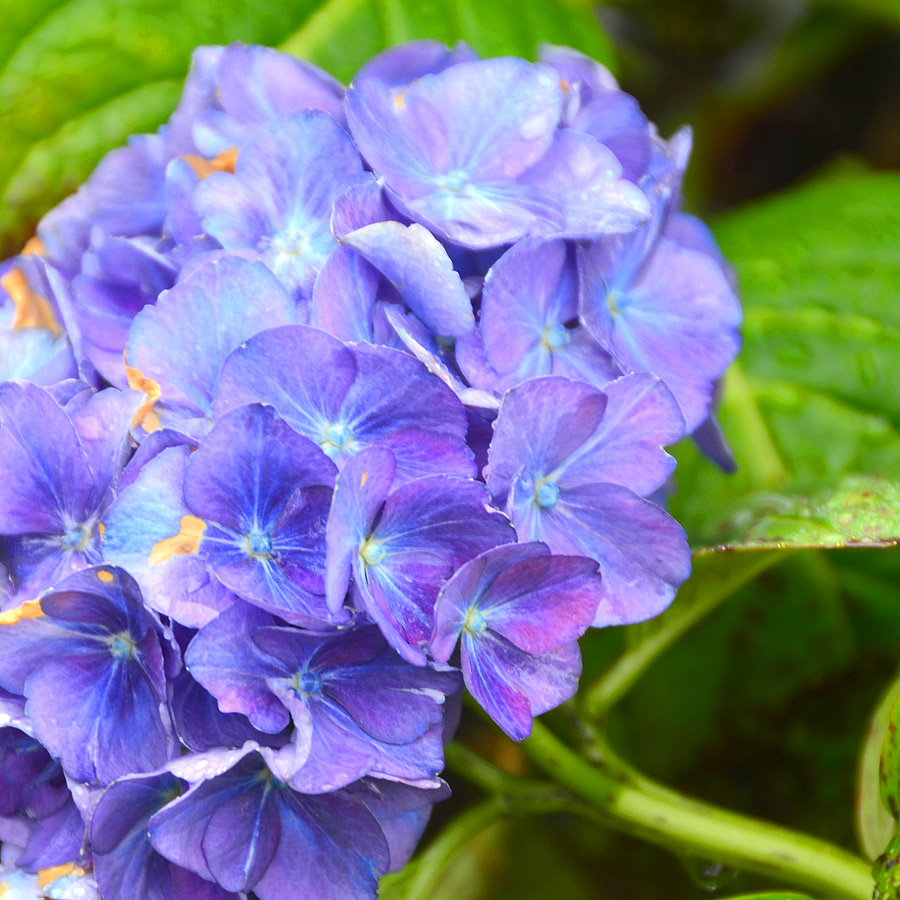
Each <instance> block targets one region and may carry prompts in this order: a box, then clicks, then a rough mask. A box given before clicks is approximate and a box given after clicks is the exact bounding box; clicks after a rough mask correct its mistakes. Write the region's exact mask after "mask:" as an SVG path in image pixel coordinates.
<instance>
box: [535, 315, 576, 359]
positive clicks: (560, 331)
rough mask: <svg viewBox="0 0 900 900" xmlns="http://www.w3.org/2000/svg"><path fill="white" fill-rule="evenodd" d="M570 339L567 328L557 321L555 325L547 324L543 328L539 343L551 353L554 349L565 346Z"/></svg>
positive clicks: (570, 335) (570, 334)
mask: <svg viewBox="0 0 900 900" xmlns="http://www.w3.org/2000/svg"><path fill="white" fill-rule="evenodd" d="M571 340H572V333H571V332H570V331H569V329H568V328H566V326H565V325H561V324H560V323H559V322H557V323H556V324H555V325H547V326H546V328H544V333H543V335H542V336H541V345H542V346H543V348H544V349H545V350H547V351H548V352H550V353H552V352H553V351H554V350H559V348H560V347H565V345H566V344H568V343H569V341H571Z"/></svg>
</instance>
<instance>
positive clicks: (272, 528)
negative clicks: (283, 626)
mask: <svg viewBox="0 0 900 900" xmlns="http://www.w3.org/2000/svg"><path fill="white" fill-rule="evenodd" d="M180 457H181V460H183V459H184V453H183V451H182V452H181V453H180ZM171 464H172V465H174V466H175V468H174V469H172V470H171V472H172V474H177V472H178V467H177V462H176V460H175V459H172V460H171ZM183 471H184V486H183V490H184V504H185V509H186V510H187V515H186V516H182V517H181V520H180V523H181V528H180V530H179V531H178V532H177V533H175V534H172V535H170V536H167V538H166V539H164V540H162V541H159V542H157V543H155V544H152V545H148V544H145V545H144V552H145V553H146V559H147V562H148V565H149V566H150V567H152V566H154V565H155V564H159V563H162V562H165V561H166V560H167V559H169V558H170V557H173V556H180V555H183V554H196V555H197V558H198V559H199V560H201V561H202V562H203V564H204V565H205V566H206V567H207V568H208V569H209V571H210V572H212V573H214V574H215V576H216V578H217V579H218V580H219V581H220V582H222V584H224V585H225V587H226V588H228V589H229V590H230V591H232V592H233V593H234V594H236V595H237V596H240V597H243V598H244V599H245V600H248V601H249V602H251V603H254V604H256V605H258V606H261V607H263V608H265V609H270V610H272V611H274V612H277V613H278V614H279V615H283V616H287V617H289V618H299V619H301V620H303V621H313V622H315V621H318V620H321V619H325V618H327V616H328V612H327V609H326V607H325V597H324V594H325V581H324V572H325V519H326V517H327V515H328V508H329V504H330V502H331V490H332V484H333V483H334V477H335V475H336V472H337V470H336V468H335V466H334V463H332V462H331V460H329V459H328V457H327V456H326V455H325V454H324V453H323V452H322V450H321V449H320V448H319V447H317V446H316V445H315V444H313V443H312V442H311V441H310V440H308V439H307V438H305V437H303V436H302V435H299V434H297V433H296V432H295V431H294V430H293V429H292V428H291V427H290V426H289V425H288V424H287V423H286V422H284V420H282V419H281V418H280V417H279V416H278V415H277V413H276V412H275V411H274V410H273V409H272V408H271V407H266V406H262V405H260V404H252V405H247V406H242V407H239V408H238V409H236V410H234V411H233V412H231V413H230V414H228V415H227V416H224V417H223V418H222V419H220V420H219V421H218V422H217V423H216V425H215V426H214V427H213V429H212V431H210V433H209V435H208V436H207V437H206V438H205V439H204V441H203V443H202V444H201V445H200V448H199V449H198V450H197V451H196V452H195V453H193V454H191V455H190V459H189V461H188V462H187V466H186V468H185V469H184V470H183ZM165 474H169V473H164V476H165ZM137 481H141V475H139V476H138V479H137ZM169 490H170V491H171V492H177V491H178V486H177V485H171V486H170V487H169ZM139 511H140V507H139V506H132V508H131V509H130V510H128V511H127V512H126V514H125V520H124V521H123V522H121V523H119V524H118V527H121V528H124V529H125V530H126V531H127V529H128V528H129V525H131V527H136V528H141V527H142V523H141V521H140V519H139V518H137V516H136V515H135V514H136V513H139ZM122 543H125V544H126V545H127V544H128V543H129V538H128V537H127V536H126V537H125V538H124V541H123V540H122V539H120V546H121V544H122Z"/></svg>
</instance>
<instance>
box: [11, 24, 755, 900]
mask: <svg viewBox="0 0 900 900" xmlns="http://www.w3.org/2000/svg"><path fill="white" fill-rule="evenodd" d="M690 144H691V135H690V132H689V131H688V130H686V129H685V130H682V131H679V132H678V133H676V134H675V135H674V136H673V137H671V138H669V139H665V138H663V137H661V136H660V135H659V134H658V133H657V130H656V129H655V127H654V126H653V125H652V124H651V123H650V122H648V120H647V119H646V118H645V116H644V115H643V113H642V112H641V111H640V108H639V107H638V105H637V103H636V102H635V100H634V99H633V98H632V97H630V96H629V95H627V94H625V93H623V92H622V91H621V90H619V88H618V86H617V84H616V82H615V80H614V79H613V77H612V76H611V75H610V73H609V72H608V71H607V70H606V69H604V68H603V67H602V66H600V65H599V64H597V63H595V62H593V61H592V60H590V59H588V58H587V57H584V56H582V55H581V54H579V53H576V52H575V51H572V50H569V49H566V48H561V47H554V46H545V47H544V48H543V49H542V51H541V54H540V61H539V62H536V63H531V62H526V61H525V60H522V59H517V58H493V59H481V58H478V57H477V56H476V54H475V53H474V52H473V51H472V50H471V49H470V48H469V47H468V46H466V45H464V44H460V45H458V46H456V47H455V48H453V49H447V48H446V47H444V46H443V45H440V44H436V43H433V42H427V41H426V42H417V43H410V44H406V45H402V46H399V47H396V48H394V49H392V50H389V51H386V52H384V53H382V54H381V55H379V56H377V57H375V58H374V59H372V60H371V61H370V62H369V63H367V64H366V65H365V66H364V67H363V68H362V69H361V70H360V71H359V72H358V73H357V74H356V76H355V77H354V78H353V80H352V82H351V84H350V86H349V87H348V88H345V87H344V86H342V85H341V84H339V83H338V82H336V81H335V80H334V79H333V78H331V77H330V76H329V75H327V74H326V73H325V72H323V71H321V70H319V69H317V68H315V67H314V66H312V65H310V64H307V63H305V62H302V61H300V60H298V59H295V58H293V57H290V56H286V55H283V54H280V53H278V52H276V51H274V50H270V49H267V48H264V47H259V46H248V45H241V44H234V45H231V46H228V47H200V48H199V49H198V50H197V51H196V52H195V54H194V57H193V64H192V68H191V71H190V74H189V76H188V80H187V83H186V84H185V87H184V92H183V95H182V99H181V102H180V103H179V105H178V108H177V109H176V111H175V113H174V114H173V115H172V117H171V118H170V120H169V121H168V123H167V124H166V125H165V126H163V127H162V128H160V130H159V131H158V132H157V133H155V134H145V135H137V136H135V137H133V138H132V139H131V140H130V141H129V143H128V145H127V146H125V147H122V148H119V149H116V150H113V151H112V152H110V153H109V154H108V155H107V156H106V157H104V159H103V160H102V162H101V163H100V164H99V166H98V167H97V168H96V170H95V171H94V173H93V174H92V175H91V177H90V178H89V180H88V181H87V183H86V184H84V185H83V186H82V187H81V188H80V189H79V190H78V192H77V193H76V194H74V195H72V196H71V197H69V198H68V199H66V200H65V201H63V202H62V203H61V204H60V205H59V206H58V207H56V208H55V209H53V210H51V211H50V212H49V213H47V215H46V216H45V217H44V218H43V219H42V220H41V222H40V224H39V226H38V228H37V235H36V237H35V239H33V240H32V241H30V242H29V244H28V245H27V246H26V248H25V249H24V250H23V252H22V254H21V255H19V256H17V257H15V258H13V259H10V260H8V261H6V262H5V263H3V264H2V269H0V272H2V277H0V285H2V292H0V326H2V328H0V351H2V352H0V379H2V383H0V563H2V566H0V574H2V579H0V754H2V756H0V760H2V767H0V841H2V843H3V853H4V865H5V869H3V871H5V872H7V874H6V875H5V876H3V878H4V880H3V881H0V896H2V897H3V898H4V900H13V898H15V900H18V898H19V897H20V896H21V897H22V898H31V897H32V896H37V895H38V894H36V893H35V892H36V891H43V892H44V893H46V895H47V896H52V897H59V898H75V897H81V898H92V897H102V898H104V900H151V898H152V900H180V898H188V897H189V898H198V900H227V898H237V897H244V896H247V895H250V894H252V895H254V896H255V897H257V898H259V900H291V898H294V897H308V898H311V900H312V898H315V900H362V898H369V897H373V896H374V895H375V894H376V891H377V886H378V880H379V878H380V877H381V876H383V875H385V874H386V873H388V872H396V871H398V870H400V869H402V868H403V867H404V865H405V864H406V862H407V860H408V859H409V857H410V856H411V854H412V852H413V850H414V849H415V846H416V844H417V841H418V839H419V837H420V835H421V833H422V831H423V829H424V827H425V824H426V822H427V820H428V817H429V813H430V810H431V808H432V806H433V804H434V803H435V802H437V801H439V800H441V799H442V798H444V797H445V796H446V795H447V794H448V792H449V791H448V787H447V784H446V783H445V782H444V781H443V780H442V778H441V773H442V771H443V769H444V748H445V744H446V742H447V741H448V740H449V739H450V737H451V736H452V734H453V731H454V729H455V726H456V723H457V721H458V718H459V710H460V706H461V703H462V697H463V693H464V692H468V694H470V695H471V697H472V698H474V700H475V701H476V702H477V703H478V704H480V706H481V707H482V708H483V709H484V710H485V711H486V713H487V714H488V715H489V716H490V717H491V718H492V719H493V720H494V722H496V724H497V725H498V726H499V727H500V729H502V730H503V731H504V732H505V733H506V734H507V735H509V736H510V737H511V738H513V739H515V740H523V739H524V738H526V737H527V736H528V735H529V734H530V733H531V731H532V728H533V719H534V717H536V716H538V715H540V714H542V713H544V712H546V711H548V710H550V709H553V708H554V707H557V706H559V705H560V704H561V703H563V702H564V701H566V700H567V699H569V698H570V697H572V696H573V694H574V693H575V691H576V689H577V686H578V680H579V676H580V672H581V658H580V654H579V648H578V640H579V638H580V637H581V636H582V635H583V634H584V633H585V632H586V631H587V630H588V629H589V628H604V627H609V626H616V625H624V624H629V623H635V622H641V621H644V620H647V619H650V618H652V617H654V616H656V615H657V614H659V613H660V612H662V611H663V610H664V609H665V608H666V607H667V606H668V605H669V604H670V603H671V601H672V599H673V597H674V596H675V593H676V591H677V590H678V588H679V586H680V585H681V584H682V583H683V582H684V581H685V580H686V578H687V577H688V575H689V573H690V569H691V558H690V551H689V548H688V545H687V541H686V537H685V533H684V531H683V530H682V528H681V526H680V525H679V524H678V522H677V521H675V519H674V518H672V516H670V515H669V514H668V512H667V511H666V508H665V489H666V485H667V482H668V480H669V479H670V477H671V476H672V473H673V470H674V468H675V463H674V460H673V458H672V457H671V456H670V455H669V454H668V453H667V452H666V451H665V449H664V448H665V447H666V446H668V445H671V444H674V443H676V442H678V441H679V440H680V439H681V438H682V437H684V436H690V437H692V438H693V440H694V441H696V443H697V444H698V446H699V447H700V448H701V449H702V450H703V452H704V453H706V454H707V456H709V457H710V459H711V460H712V462H711V463H710V465H713V464H717V465H719V466H720V467H722V468H725V469H726V470H727V469H730V468H731V467H732V466H733V462H732V459H731V456H730V453H729V450H728V447H727V445H726V443H725V442H724V439H723V438H722V436H721V433H720V431H719V429H718V426H717V424H716V421H715V418H714V406H715V400H716V396H717V385H718V382H719V379H720V378H721V376H722V375H723V373H724V371H725V369H726V368H727V366H728V365H729V363H730V362H731V360H732V359H733V357H734V356H735V354H736V352H737V350H738V347H739V343H740V337H739V326H740V323H741V309H740V304H739V301H738V298H737V295H736V290H735V284H734V279H733V277H732V274H731V270H730V268H729V266H728V264H727V263H726V262H725V260H724V259H723V257H722V255H721V253H720V252H719V250H718V247H717V246H716V243H715V241H714V240H713V238H712V236H711V233H710V232H709V231H708V229H707V228H706V226H705V225H704V224H703V223H702V222H700V221H699V220H698V219H696V218H694V217H693V216H691V215H690V214H688V213H686V212H684V211H683V210H682V208H681V206H682V203H681V190H680V187H681V179H682V176H683V173H684V170H685V167H686V165H687V162H688V157H689V154H690ZM48 873H49V874H48ZM2 889H5V893H3V892H2ZM40 896H43V894H40Z"/></svg>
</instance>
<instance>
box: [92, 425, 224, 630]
mask: <svg viewBox="0 0 900 900" xmlns="http://www.w3.org/2000/svg"><path fill="white" fill-rule="evenodd" d="M157 434H158V435H164V434H166V432H157ZM169 434H171V433H169ZM176 439H177V440H179V443H181V440H182V439H180V438H176ZM144 446H146V442H145V445H144ZM139 452H140V451H139ZM190 457H191V450H190V448H189V447H187V446H175V447H164V448H163V449H162V450H161V451H159V452H158V453H157V455H156V456H154V457H153V458H152V459H150V460H149V461H147V462H144V461H142V460H139V459H138V457H135V460H133V461H132V464H131V466H129V468H128V469H126V478H127V479H129V480H128V483H127V484H126V485H125V486H124V487H123V488H122V490H121V491H120V493H119V496H118V497H117V499H116V501H115V503H113V505H112V506H111V507H110V509H109V510H108V511H107V512H106V515H105V516H104V519H103V526H104V535H103V543H102V551H103V558H104V559H105V560H106V561H107V562H110V563H112V564H113V565H117V566H122V567H124V568H126V569H127V570H128V571H129V573H130V574H131V575H132V576H133V577H134V579H135V580H136V581H137V582H138V584H139V585H140V587H141V591H142V592H143V594H144V598H145V600H146V601H147V603H148V605H149V606H150V607H151V608H152V609H155V610H156V611H157V612H159V613H161V614H163V615H166V616H171V617H172V618H173V619H174V620H175V621H177V622H180V623H181V624H182V625H186V626H188V627H191V628H199V627H201V626H203V625H205V624H206V623H207V622H209V621H210V620H211V619H212V618H214V617H215V616H216V615H217V614H218V613H219V612H220V611H222V610H224V609H227V608H228V607H229V606H230V605H231V604H232V603H234V601H235V600H236V597H235V595H234V594H232V593H231V592H230V591H229V590H228V589H227V588H226V587H225V586H224V585H223V584H222V583H221V582H219V581H218V579H216V578H215V577H214V576H212V575H211V574H210V572H209V570H208V568H207V566H206V563H205V561H204V560H202V559H199V558H198V557H197V556H196V555H174V556H168V557H167V558H157V557H155V556H154V548H156V547H157V545H158V544H160V543H161V542H164V541H166V540H168V539H170V538H171V537H172V536H173V535H177V534H178V533H179V532H180V530H181V527H182V520H183V518H184V517H185V516H190V515H191V511H190V509H188V507H187V505H186V504H185V502H184V500H183V497H182V483H183V481H184V475H185V471H186V469H187V464H188V461H189V459H190ZM132 467H134V468H139V474H138V475H136V476H135V475H132V474H131V469H132Z"/></svg>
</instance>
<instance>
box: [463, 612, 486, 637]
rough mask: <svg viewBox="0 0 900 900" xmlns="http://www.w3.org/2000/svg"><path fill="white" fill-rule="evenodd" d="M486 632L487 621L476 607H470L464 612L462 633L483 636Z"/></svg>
mask: <svg viewBox="0 0 900 900" xmlns="http://www.w3.org/2000/svg"><path fill="white" fill-rule="evenodd" d="M486 630H487V619H485V617H484V616H483V615H482V614H481V610H479V609H478V607H477V606H470V607H469V609H468V612H466V620H465V621H464V622H463V631H468V632H469V634H483V633H484V632H485V631H486Z"/></svg>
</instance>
